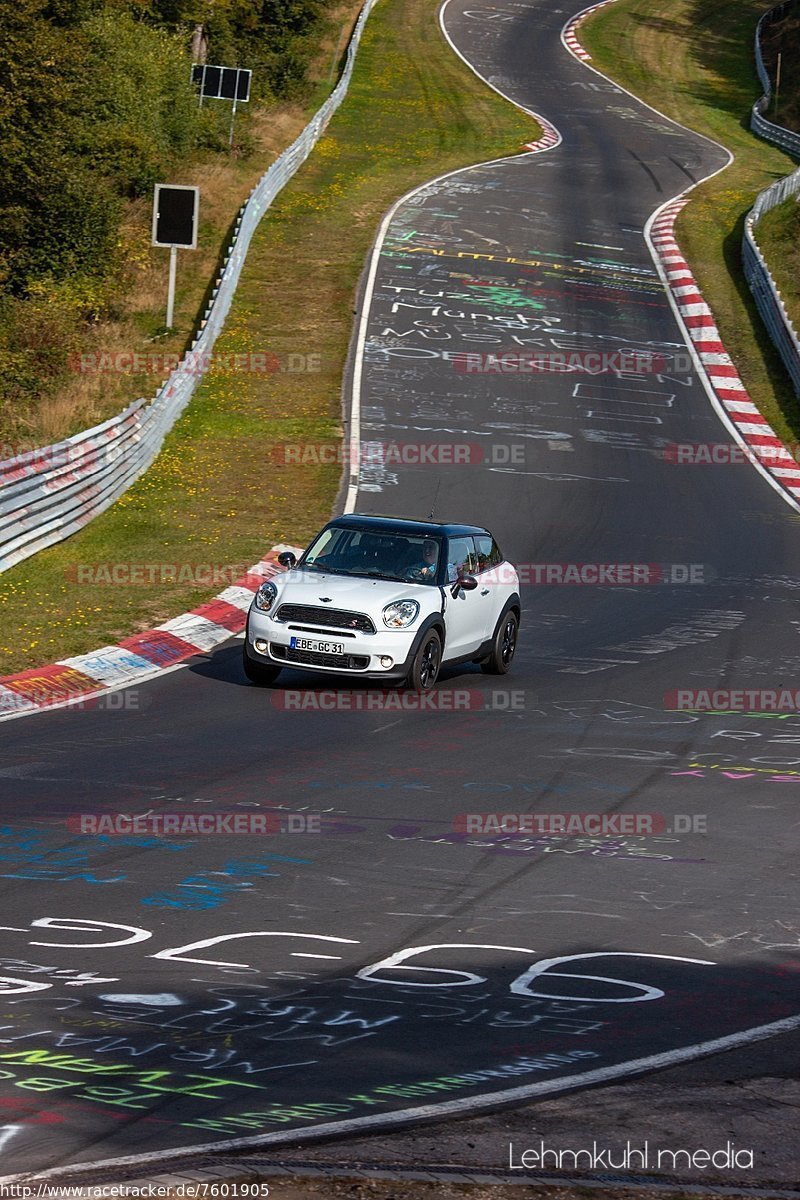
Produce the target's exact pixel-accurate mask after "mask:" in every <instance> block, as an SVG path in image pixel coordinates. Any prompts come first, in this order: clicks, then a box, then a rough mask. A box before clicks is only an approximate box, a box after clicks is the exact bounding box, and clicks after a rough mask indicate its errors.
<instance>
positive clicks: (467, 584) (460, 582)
mask: <svg viewBox="0 0 800 1200" xmlns="http://www.w3.org/2000/svg"><path fill="white" fill-rule="evenodd" d="M477 586H478V581H477V579H476V578H475V576H474V575H462V576H460V577H459V578H458V579H457V580H456V581H455V583H454V584H453V586H452V588H451V589H450V595H451V596H453V597H455V596H457V595H458V593H459V590H460V589H461V588H463V589H464V591H465V592H474V591H475V588H476V587H477Z"/></svg>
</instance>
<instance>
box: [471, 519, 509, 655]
mask: <svg viewBox="0 0 800 1200" xmlns="http://www.w3.org/2000/svg"><path fill="white" fill-rule="evenodd" d="M475 550H476V552H477V556H478V566H477V575H476V578H477V580H478V591H479V592H481V594H482V595H485V594H486V593H485V590H484V589H486V588H488V589H489V594H488V600H489V619H488V631H487V634H486V636H487V637H490V636H491V635H492V634H493V633H494V631H495V629H496V628H497V622H498V621H499V620H500V614H501V613H502V611H503V609H504V608H505V603H506V600H507V599H508V597H509V595H510V594H511V592H512V590H513V582H512V581H513V580H514V579H515V578H516V575H515V574H514V573H513V571H511V570H509V568H508V566H506V568H505V570H504V569H503V555H502V552H501V551H500V548H499V547H498V545H497V543H496V542H495V540H494V538H493V537H492V535H491V534H490V533H483V534H477V535H476V537H475Z"/></svg>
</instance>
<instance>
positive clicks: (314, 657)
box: [270, 644, 369, 671]
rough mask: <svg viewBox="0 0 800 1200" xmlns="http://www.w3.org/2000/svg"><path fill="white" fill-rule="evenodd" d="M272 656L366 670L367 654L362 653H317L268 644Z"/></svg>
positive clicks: (316, 664)
mask: <svg viewBox="0 0 800 1200" xmlns="http://www.w3.org/2000/svg"><path fill="white" fill-rule="evenodd" d="M270 652H271V654H272V657H273V658H278V659H282V660H283V661H284V662H287V663H298V664H303V665H305V666H307V667H338V668H339V670H341V671H366V669H367V667H368V666H369V656H368V655H367V656H365V655H363V654H317V653H316V651H314V650H292V648H291V647H290V646H276V645H274V644H273V645H271V646H270Z"/></svg>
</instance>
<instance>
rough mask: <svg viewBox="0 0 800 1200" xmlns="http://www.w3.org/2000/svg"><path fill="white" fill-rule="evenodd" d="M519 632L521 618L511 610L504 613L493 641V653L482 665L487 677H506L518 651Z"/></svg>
mask: <svg viewBox="0 0 800 1200" xmlns="http://www.w3.org/2000/svg"><path fill="white" fill-rule="evenodd" d="M518 632H519V617H518V616H517V614H516V613H515V612H514V610H513V608H510V609H509V610H508V612H506V613H503V615H502V617H501V618H500V620H499V621H498V623H497V629H495V631H494V638H493V640H492V652H491V654H490V655H489V657H488V658H485V659H484V660H483V662H482V663H481V670H482V671H484V672H485V673H486V674H487V675H505V673H506V671H508V669H509V668H510V666H511V663H512V661H513V659H514V652H515V651H516V649H517V633H518Z"/></svg>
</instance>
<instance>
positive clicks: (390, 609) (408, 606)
mask: <svg viewBox="0 0 800 1200" xmlns="http://www.w3.org/2000/svg"><path fill="white" fill-rule="evenodd" d="M418 615H419V605H418V604H417V602H416V600H395V602H394V604H387V605H386V608H385V609H384V610H383V623H384V625H388V626H389V628H390V629H407V628H408V626H409V625H413V624H414V622H415V621H416V619H417V616H418Z"/></svg>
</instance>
